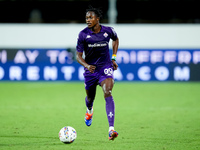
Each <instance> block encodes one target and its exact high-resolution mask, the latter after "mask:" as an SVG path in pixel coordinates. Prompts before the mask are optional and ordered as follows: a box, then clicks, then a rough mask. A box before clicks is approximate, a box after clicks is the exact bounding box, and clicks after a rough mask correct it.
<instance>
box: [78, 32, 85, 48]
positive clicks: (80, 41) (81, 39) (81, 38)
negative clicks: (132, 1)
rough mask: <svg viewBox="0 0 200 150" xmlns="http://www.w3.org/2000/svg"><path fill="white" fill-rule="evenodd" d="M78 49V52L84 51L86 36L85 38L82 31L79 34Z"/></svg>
mask: <svg viewBox="0 0 200 150" xmlns="http://www.w3.org/2000/svg"><path fill="white" fill-rule="evenodd" d="M76 50H77V51H78V52H83V51H84V38H83V33H82V32H80V33H79V35H78V39H77V45H76Z"/></svg>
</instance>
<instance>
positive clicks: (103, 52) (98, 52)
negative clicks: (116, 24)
mask: <svg viewBox="0 0 200 150" xmlns="http://www.w3.org/2000/svg"><path fill="white" fill-rule="evenodd" d="M110 39H112V40H114V41H115V40H116V39H117V34H116V32H115V31H114V29H113V28H111V27H106V26H103V25H101V30H100V32H99V33H94V32H92V31H91V30H90V29H89V28H88V27H86V28H85V29H83V30H82V31H81V32H80V33H79V37H78V42H77V46H76V49H77V51H78V52H83V51H84V52H85V61H86V63H88V64H89V65H94V66H96V70H98V69H99V68H101V67H103V66H106V65H112V61H111V59H110V53H109V41H110Z"/></svg>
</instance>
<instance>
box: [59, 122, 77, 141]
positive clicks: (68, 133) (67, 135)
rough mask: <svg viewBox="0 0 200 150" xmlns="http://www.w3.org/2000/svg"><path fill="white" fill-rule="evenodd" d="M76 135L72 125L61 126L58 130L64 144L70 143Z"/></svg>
mask: <svg viewBox="0 0 200 150" xmlns="http://www.w3.org/2000/svg"><path fill="white" fill-rule="evenodd" d="M76 137H77V133H76V130H75V129H74V128H73V127H70V126H66V127H63V128H62V129H61V130H60V132H59V139H60V141H61V142H63V143H65V144H70V143H72V142H73V141H74V140H75V139H76Z"/></svg>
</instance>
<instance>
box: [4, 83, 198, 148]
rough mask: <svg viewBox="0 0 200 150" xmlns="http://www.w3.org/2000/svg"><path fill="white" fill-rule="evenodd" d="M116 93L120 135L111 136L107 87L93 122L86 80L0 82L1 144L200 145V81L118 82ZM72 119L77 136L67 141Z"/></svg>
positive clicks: (99, 98)
mask: <svg viewBox="0 0 200 150" xmlns="http://www.w3.org/2000/svg"><path fill="white" fill-rule="evenodd" d="M112 94H113V97H114V100H115V107H116V116H115V129H116V130H117V131H118V133H119V136H118V138H116V139H115V141H109V140H108V122H107V118H106V111H105V100H104V97H103V92H102V89H101V87H98V88H97V94H96V99H95V102H94V117H93V123H92V125H91V126H90V127H87V126H86V125H85V123H84V115H85V111H86V107H85V101H84V99H85V90H84V84H83V82H0V149H1V150H62V149H66V150H67V149H74V150H88V149H90V150H129V149H130V150H197V149H200V83H199V82H130V83H128V82H116V83H115V85H114V89H113V92H112ZM67 125H69V126H72V127H74V128H75V129H76V131H77V139H76V140H75V141H74V143H72V144H67V145H66V144H63V143H61V142H60V141H59V138H58V132H59V130H60V129H61V128H62V127H64V126H67Z"/></svg>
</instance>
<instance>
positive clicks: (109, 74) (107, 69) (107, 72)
mask: <svg viewBox="0 0 200 150" xmlns="http://www.w3.org/2000/svg"><path fill="white" fill-rule="evenodd" d="M104 73H105V74H106V75H108V76H112V74H113V70H112V68H106V69H104Z"/></svg>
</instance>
